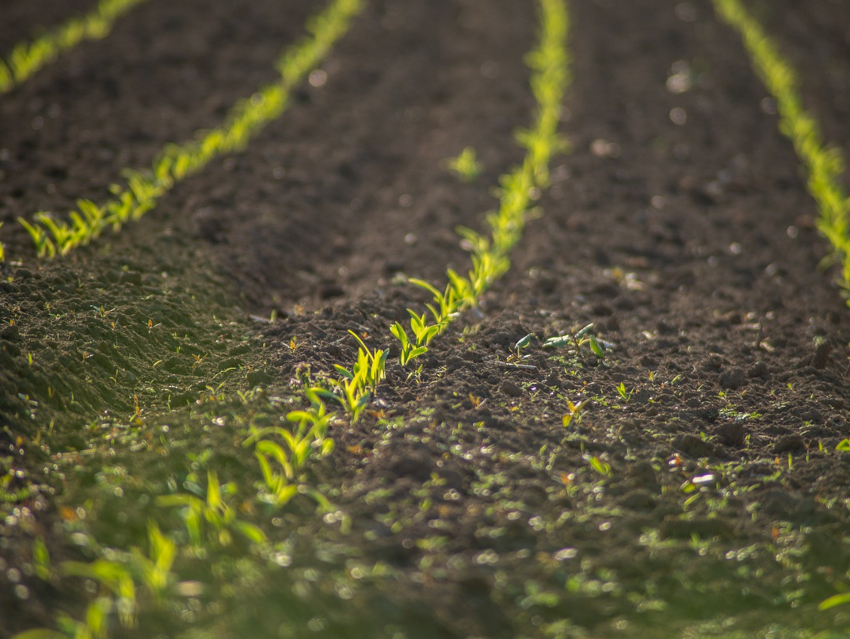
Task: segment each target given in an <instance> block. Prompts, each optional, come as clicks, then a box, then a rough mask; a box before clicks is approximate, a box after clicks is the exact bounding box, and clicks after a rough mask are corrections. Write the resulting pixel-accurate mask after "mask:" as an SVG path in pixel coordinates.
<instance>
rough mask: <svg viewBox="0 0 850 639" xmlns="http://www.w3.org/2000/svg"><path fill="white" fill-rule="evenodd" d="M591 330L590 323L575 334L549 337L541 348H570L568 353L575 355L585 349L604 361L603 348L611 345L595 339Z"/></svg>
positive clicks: (591, 325)
mask: <svg viewBox="0 0 850 639" xmlns="http://www.w3.org/2000/svg"><path fill="white" fill-rule="evenodd" d="M592 330H593V324H592V323H591V324H588V325H587V326H585V327H584V328H582V329H580V330H578V331H576V332H575V333H568V334H567V335H559V336H558V337H550V338H549V339H547V340H546V341H545V342H544V343H543V348H563V347H572V348H571V350H570V352H571V353H573V354H575V355H578V354H580V353H581V352H582V349H583V348H587V349H589V350H590V352H591V353H593V354H594V355H595V356H596V357H598V358H599V359H605V348H610V347H611V344H608V343H607V342H601V341H600V340H598V339H596V336H595V335H593V334H592V333H591V331H592Z"/></svg>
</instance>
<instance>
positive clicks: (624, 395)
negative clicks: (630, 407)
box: [617, 382, 635, 404]
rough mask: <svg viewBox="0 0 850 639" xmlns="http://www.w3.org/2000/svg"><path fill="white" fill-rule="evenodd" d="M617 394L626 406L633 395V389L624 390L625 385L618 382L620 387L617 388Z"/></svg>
mask: <svg viewBox="0 0 850 639" xmlns="http://www.w3.org/2000/svg"><path fill="white" fill-rule="evenodd" d="M617 393H619V395H620V397H622V398H623V401H624V402H626V403H627V404H628V403H629V402H630V401H631V399H632V395H634V393H635V389H634V388H633V389H632V390H626V385H625V384H624V383H623V382H620V385H619V386H617Z"/></svg>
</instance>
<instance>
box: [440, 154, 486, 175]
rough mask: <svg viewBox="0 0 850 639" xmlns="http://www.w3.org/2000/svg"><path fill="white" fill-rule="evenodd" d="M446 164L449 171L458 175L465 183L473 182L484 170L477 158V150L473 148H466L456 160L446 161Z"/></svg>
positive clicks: (449, 159)
mask: <svg viewBox="0 0 850 639" xmlns="http://www.w3.org/2000/svg"><path fill="white" fill-rule="evenodd" d="M444 163H445V166H446V168H447V169H449V171H452V172H453V173H455V174H457V176H458V177H460V179H461V180H463V181H464V182H472V181H473V180H475V178H477V177H478V176H479V175H481V171H483V170H484V167H483V166H482V164H481V163H480V162H479V161H478V158H477V157H476V154H475V149H474V148H472V147H471V146H468V147H466V148H465V149H464V150H463V151H461V152H460V155H458V156H457V157H456V158H448V159H446V160H444Z"/></svg>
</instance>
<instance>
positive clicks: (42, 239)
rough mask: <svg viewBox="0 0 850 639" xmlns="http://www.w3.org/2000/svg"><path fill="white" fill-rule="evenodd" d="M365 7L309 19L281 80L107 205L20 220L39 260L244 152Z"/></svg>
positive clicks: (340, 0)
mask: <svg viewBox="0 0 850 639" xmlns="http://www.w3.org/2000/svg"><path fill="white" fill-rule="evenodd" d="M362 6H363V2H362V0H335V1H334V2H332V3H331V4H330V5H329V6H328V8H327V9H325V10H324V11H323V12H322V13H320V14H319V15H317V16H314V17H313V18H312V19H311V20H310V21H308V23H307V30H308V32H309V35H308V36H307V37H305V38H304V39H303V40H301V41H300V42H299V43H298V44H296V45H295V46H294V47H293V48H291V49H290V50H288V51H287V52H286V53H284V54H283V56H281V58H280V60H279V61H278V63H277V68H278V71H279V72H280V81H279V82H276V83H274V84H270V85H267V86H265V87H262V88H261V89H260V90H259V91H257V92H256V93H254V95H252V96H251V97H250V98H248V99H247V100H242V101H241V102H239V103H238V104H236V105H235V106H234V107H233V108H232V109H231V110H230V113H229V114H228V117H227V119H226V120H225V122H224V123H223V124H222V125H221V126H219V127H216V128H214V129H212V130H210V131H207V132H205V133H204V134H203V136H202V137H201V138H199V139H198V140H194V141H191V142H188V143H184V144H182V145H177V144H170V145H168V146H166V148H165V149H164V150H163V152H162V153H161V154H160V155H159V157H158V158H157V159H156V160H155V161H154V163H153V167H152V169H151V170H150V171H145V172H138V171H125V172H124V176H125V178H126V185H125V186H124V187H120V186H114V187H113V189H112V191H113V194H114V195H115V197H114V199H112V200H110V201H109V202H107V203H106V204H104V205H102V206H99V205H97V204H95V203H94V202H92V201H90V200H79V201H78V202H77V210H75V211H72V212H71V213H70V220H59V219H57V218H56V217H54V216H53V215H52V214H50V213H46V212H39V213H36V214H35V216H34V218H33V221H32V222H29V221H27V220H24V219H21V218H19V221H20V223H21V224H22V225H23V226H24V228H26V230H27V231H28V232H29V234H30V237H31V238H32V240H33V242H34V243H35V246H36V250H37V251H38V255H39V257H48V258H52V257H55V256H56V255H66V254H67V253H69V252H70V251H71V250H73V249H75V248H77V247H78V246H81V245H85V244H88V243H89V242H91V241H92V240H93V239H95V238H97V237H98V236H100V235H101V234H102V233H103V232H104V231H105V230H106V229H107V228H109V227H111V228H112V229H113V230H115V231H118V230H119V229H120V228H121V227H122V226H124V225H125V224H127V223H128V222H130V221H133V220H138V219H139V218H140V217H142V216H143V215H144V214H145V213H147V212H148V211H150V210H151V209H152V208H154V207H155V206H156V203H157V200H158V199H159V198H160V197H161V196H162V195H163V194H165V193H167V192H168V191H169V190H171V188H173V186H174V185H175V183H177V182H180V181H182V180H184V179H186V178H187V177H189V176H191V175H193V174H195V173H198V172H200V171H201V170H202V169H203V168H204V167H206V165H207V164H209V163H210V162H211V161H212V160H213V159H215V158H216V157H218V156H220V155H223V154H226V153H232V152H235V151H239V150H241V149H244V148H245V146H246V145H247V144H248V142H249V141H250V139H251V138H252V137H253V136H255V135H256V134H257V133H258V132H259V131H260V130H261V129H262V128H263V127H264V126H266V125H267V124H268V123H269V122H271V121H273V120H275V119H276V118H278V117H279V116H280V115H281V114H282V113H283V112H284V111H285V110H286V107H287V106H288V104H289V98H290V93H291V92H292V90H293V88H294V87H295V86H297V85H298V84H299V83H300V82H301V80H302V79H303V78H304V76H305V75H306V74H307V73H308V72H309V71H311V70H312V69H313V68H315V66H316V65H317V64H318V63H319V62H320V61H321V60H322V59H323V58H324V57H325V56H326V55H327V54H328V52H329V51H330V49H331V47H332V46H333V44H334V43H335V42H336V41H337V40H338V39H339V38H340V37H341V36H342V35H344V34H345V33H346V31H347V30H348V28H349V25H350V22H351V20H352V19H353V17H354V16H355V15H356V14H357V13H358V12H359V11H360V10H361V8H362Z"/></svg>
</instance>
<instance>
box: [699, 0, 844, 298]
mask: <svg viewBox="0 0 850 639" xmlns="http://www.w3.org/2000/svg"><path fill="white" fill-rule="evenodd" d="M714 8H715V10H716V11H717V13H718V15H719V16H720V17H721V18H722V19H723V20H725V21H726V22H727V23H729V24H730V25H731V26H732V27H734V28H735V29H736V30H737V31H738V32H739V33H740V34H741V37H742V38H743V41H744V46H745V47H746V49H747V52H748V53H749V55H750V59H751V62H752V65H753V67H754V69H755V72H756V74H757V75H758V76H759V78H760V79H761V81H762V82H763V83H764V85H765V87H766V88H767V90H768V91H770V93H771V94H772V95H773V97H774V98H775V99H776V104H777V108H778V111H779V115H780V122H779V129H780V131H781V132H782V133H783V134H784V135H785V136H786V137H788V138H789V139H790V140H791V142H792V143H793V145H794V150H795V151H796V153H797V156H798V157H799V158H800V161H801V162H802V163H803V166H804V167H805V168H806V172H807V173H808V189H809V193H810V194H811V195H812V197H813V198H814V199H815V201H816V202H817V205H818V208H819V210H820V215H819V218H818V223H817V227H818V230H819V231H820V232H821V233H822V234H823V235H824V237H826V239H827V240H828V241H829V243H830V244H831V245H832V249H833V252H832V254H831V255H829V256H827V258H826V260H825V262H824V264H829V263H837V264H839V265H840V266H841V281H840V282H839V284H840V285H841V287H842V288H843V289H844V294H845V298H847V304H848V306H850V198H848V197H847V193H846V191H845V190H844V188H843V187H842V186H841V183H840V180H841V175H842V173H843V172H844V158H843V157H842V154H841V151H840V150H839V149H838V148H837V147H834V146H830V145H825V144H824V142H823V135H822V134H821V130H820V125H819V124H818V121H817V120H816V119H815V118H814V116H812V115H811V114H810V113H809V112H807V111H806V110H805V108H804V107H803V101H802V98H801V97H800V94H799V91H798V86H799V84H800V83H799V80H798V79H797V75H796V73H795V72H794V70H793V69H792V67H791V66H790V65H789V64H788V62H786V61H785V59H784V58H783V57H782V54H781V53H780V51H779V48H778V47H777V46H776V44H775V43H774V42H773V41H772V40H771V39H770V38H769V37H768V36H767V34H766V33H765V32H764V29H763V28H762V26H761V25H760V24H759V22H758V20H756V18H754V17H753V16H752V15H751V14H750V13H749V12H748V11H747V9H746V8H745V7H744V6H743V4H742V3H741V2H740V0H714Z"/></svg>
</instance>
